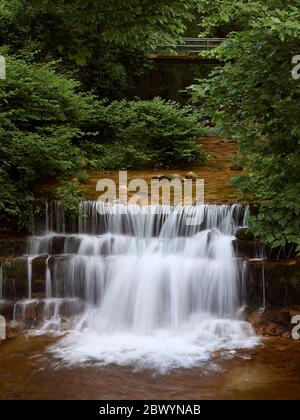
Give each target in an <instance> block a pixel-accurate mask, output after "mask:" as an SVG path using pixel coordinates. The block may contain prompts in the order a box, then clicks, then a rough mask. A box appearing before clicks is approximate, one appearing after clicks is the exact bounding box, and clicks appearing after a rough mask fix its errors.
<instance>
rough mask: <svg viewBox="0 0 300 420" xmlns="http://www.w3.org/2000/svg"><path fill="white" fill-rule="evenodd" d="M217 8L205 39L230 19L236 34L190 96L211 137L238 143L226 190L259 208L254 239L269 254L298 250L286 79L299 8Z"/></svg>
mask: <svg viewBox="0 0 300 420" xmlns="http://www.w3.org/2000/svg"><path fill="white" fill-rule="evenodd" d="M206 3H207V2H206ZM220 5H222V8H221V9H220V10H221V12H220V13H219V14H217V15H216V14H214V15H213V16H212V15H211V7H209V11H208V15H207V16H204V19H203V21H202V25H203V28H205V27H206V29H208V30H209V31H210V32H212V31H213V28H214V27H215V26H217V25H219V24H220V23H222V22H224V21H229V20H230V18H233V19H235V21H236V22H239V25H240V26H241V30H240V31H239V32H235V33H231V34H230V40H228V41H227V42H226V43H225V44H223V45H222V46H221V47H220V48H219V49H218V50H217V51H216V52H215V54H216V55H217V57H218V58H219V59H220V60H222V61H223V62H224V65H222V66H220V67H219V68H218V69H217V70H216V71H215V72H213V73H212V74H211V77H210V79H209V80H208V82H207V81H201V82H200V83H199V84H198V85H195V86H194V87H193V88H192V90H193V92H194V96H195V97H198V98H201V100H202V101H203V107H204V109H205V112H206V113H207V108H208V107H209V108H210V111H211V115H212V117H213V120H214V122H215V124H216V126H217V127H218V129H219V130H220V131H221V132H222V133H224V134H225V135H227V136H230V137H233V138H235V139H237V141H238V144H239V146H240V150H241V153H242V162H243V164H244V165H245V166H246V172H245V174H243V175H242V176H240V177H237V178H235V179H234V180H233V183H234V185H235V186H236V187H237V188H238V189H239V191H241V192H242V193H243V194H244V196H245V198H246V199H247V200H250V201H252V202H253V203H254V204H255V205H256V206H257V207H258V211H259V213H258V216H257V217H253V218H252V229H253V231H254V232H255V233H256V234H257V235H258V236H260V237H261V238H263V240H264V241H265V242H266V243H268V244H270V245H272V246H284V245H286V244H287V243H296V244H298V249H299V250H300V182H299V180H300V123H299V113H300V83H299V81H296V80H294V79H293V77H292V73H291V71H292V64H291V60H292V57H293V56H294V55H296V54H299V51H300V44H299V37H300V2H299V1H298V0H294V1H290V2H289V4H288V5H287V4H286V2H283V1H275V0H274V1H269V2H267V3H266V2H263V1H246V0H244V1H235V2H232V1H227V0H223V1H222V0H220V1H219V2H218V6H220ZM212 7H214V6H212ZM231 13H232V14H231Z"/></svg>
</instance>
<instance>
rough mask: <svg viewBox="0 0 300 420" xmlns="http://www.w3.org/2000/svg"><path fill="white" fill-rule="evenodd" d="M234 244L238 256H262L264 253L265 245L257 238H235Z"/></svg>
mask: <svg viewBox="0 0 300 420" xmlns="http://www.w3.org/2000/svg"><path fill="white" fill-rule="evenodd" d="M232 245H233V248H234V250H235V254H236V256H237V257H238V258H246V259H248V258H260V257H261V256H262V254H263V245H262V244H261V243H260V242H259V241H256V240H254V241H250V240H246V241H244V240H241V239H234V240H233V242H232Z"/></svg>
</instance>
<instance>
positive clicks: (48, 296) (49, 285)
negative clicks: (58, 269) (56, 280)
mask: <svg viewBox="0 0 300 420" xmlns="http://www.w3.org/2000/svg"><path fill="white" fill-rule="evenodd" d="M49 259H50V256H49V257H48V258H47V260H46V299H51V298H52V281H51V271H50V268H49Z"/></svg>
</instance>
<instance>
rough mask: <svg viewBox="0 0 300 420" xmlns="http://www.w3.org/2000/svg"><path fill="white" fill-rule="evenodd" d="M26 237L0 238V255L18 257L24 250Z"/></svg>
mask: <svg viewBox="0 0 300 420" xmlns="http://www.w3.org/2000/svg"><path fill="white" fill-rule="evenodd" d="M26 245H27V239H26V238H20V239H11V238H0V256H1V257H19V256H21V255H23V254H25V252H26Z"/></svg>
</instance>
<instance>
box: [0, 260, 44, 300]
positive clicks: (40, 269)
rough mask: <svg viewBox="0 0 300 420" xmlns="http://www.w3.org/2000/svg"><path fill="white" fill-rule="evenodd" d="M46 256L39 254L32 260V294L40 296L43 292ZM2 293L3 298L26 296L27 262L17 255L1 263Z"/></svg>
mask: <svg viewBox="0 0 300 420" xmlns="http://www.w3.org/2000/svg"><path fill="white" fill-rule="evenodd" d="M46 258H47V257H46V256H39V257H37V258H35V259H34V260H33V261H32V278H31V287H32V296H33V297H35V296H41V295H44V292H45V269H46ZM2 271H3V287H2V294H3V297H4V298H5V299H8V300H11V299H14V300H17V299H22V298H23V299H24V298H27V297H28V262H27V258H26V257H25V258H24V257H19V258H13V259H10V260H7V261H5V262H4V263H3V266H2Z"/></svg>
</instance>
